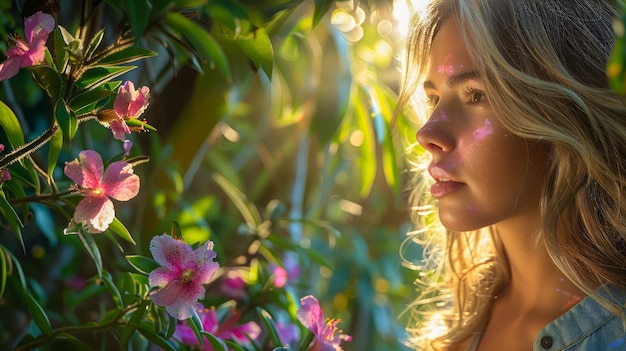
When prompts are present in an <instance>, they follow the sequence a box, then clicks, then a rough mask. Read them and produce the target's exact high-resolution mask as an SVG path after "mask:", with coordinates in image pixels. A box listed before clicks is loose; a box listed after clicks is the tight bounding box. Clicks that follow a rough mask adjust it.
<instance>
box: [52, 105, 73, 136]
mask: <svg viewBox="0 0 626 351" xmlns="http://www.w3.org/2000/svg"><path fill="white" fill-rule="evenodd" d="M54 119H55V120H56V121H57V123H58V124H59V127H61V131H62V132H63V136H64V137H66V138H67V140H68V141H72V140H73V139H74V135H76V130H77V129H78V118H76V114H74V112H73V111H72V110H70V107H69V106H67V104H66V103H65V100H63V99H61V100H59V101H57V103H56V105H55V106H54Z"/></svg>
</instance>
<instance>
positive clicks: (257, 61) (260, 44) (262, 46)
mask: <svg viewBox="0 0 626 351" xmlns="http://www.w3.org/2000/svg"><path fill="white" fill-rule="evenodd" d="M237 39H238V40H237V42H238V43H239V46H240V47H241V49H242V50H243V51H244V52H245V53H246V55H248V57H249V58H250V60H252V62H253V63H254V66H255V67H256V68H257V69H258V68H261V69H262V70H263V72H265V74H267V77H268V78H269V79H272V69H273V67H274V50H273V48H272V42H271V41H270V37H269V36H268V35H267V32H266V31H265V29H263V28H258V29H257V30H255V31H254V32H252V33H248V34H246V35H245V36H240V37H239V38H237Z"/></svg>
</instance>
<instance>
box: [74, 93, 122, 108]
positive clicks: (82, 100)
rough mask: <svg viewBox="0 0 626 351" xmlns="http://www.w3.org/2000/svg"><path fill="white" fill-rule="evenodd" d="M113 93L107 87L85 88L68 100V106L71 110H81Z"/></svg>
mask: <svg viewBox="0 0 626 351" xmlns="http://www.w3.org/2000/svg"><path fill="white" fill-rule="evenodd" d="M113 94H115V93H114V92H112V91H110V90H107V89H94V90H87V91H85V92H82V93H80V94H77V95H76V96H74V97H73V98H72V100H70V102H69V106H70V109H72V111H74V112H76V113H79V112H82V111H83V110H84V109H85V108H86V107H87V106H92V105H93V106H95V104H97V103H98V102H99V101H101V100H103V99H106V98H108V97H109V96H111V95H113Z"/></svg>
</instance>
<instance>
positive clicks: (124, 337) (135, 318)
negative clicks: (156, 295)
mask: <svg viewBox="0 0 626 351" xmlns="http://www.w3.org/2000/svg"><path fill="white" fill-rule="evenodd" d="M147 306H148V300H143V301H142V302H141V303H140V304H139V306H137V310H135V312H134V313H133V315H132V317H130V320H129V321H128V323H127V324H126V326H125V327H124V329H122V333H121V335H120V345H121V346H126V344H127V343H128V340H129V339H130V337H131V336H132V335H133V332H134V331H135V329H138V328H139V327H140V324H141V320H142V319H143V316H144V315H145V314H146V311H147V309H146V307H147ZM142 334H143V333H142Z"/></svg>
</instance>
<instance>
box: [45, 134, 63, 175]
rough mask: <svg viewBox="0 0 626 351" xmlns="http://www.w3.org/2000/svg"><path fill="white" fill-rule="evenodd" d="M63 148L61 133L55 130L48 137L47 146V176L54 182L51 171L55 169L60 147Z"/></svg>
mask: <svg viewBox="0 0 626 351" xmlns="http://www.w3.org/2000/svg"><path fill="white" fill-rule="evenodd" d="M62 148H63V133H61V132H59V131H57V132H56V133H54V135H52V138H50V146H49V148H48V177H50V180H51V181H53V182H54V178H53V177H52V173H53V172H54V170H55V169H56V166H57V161H58V160H59V155H60V154H61V149H62Z"/></svg>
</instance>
